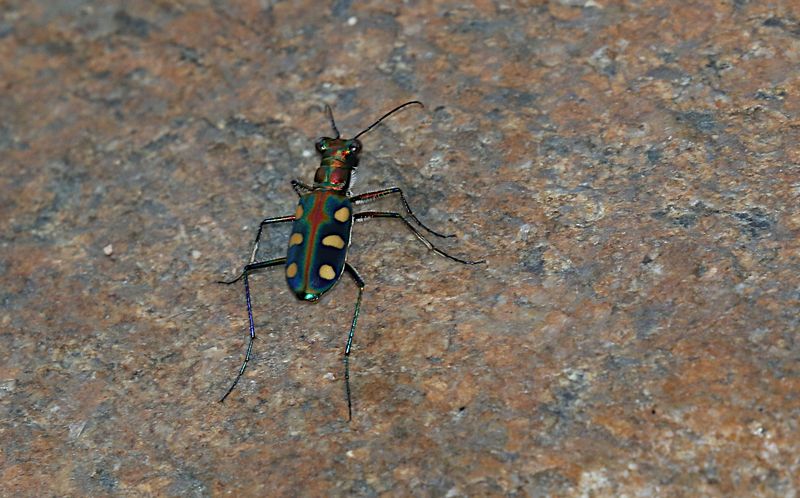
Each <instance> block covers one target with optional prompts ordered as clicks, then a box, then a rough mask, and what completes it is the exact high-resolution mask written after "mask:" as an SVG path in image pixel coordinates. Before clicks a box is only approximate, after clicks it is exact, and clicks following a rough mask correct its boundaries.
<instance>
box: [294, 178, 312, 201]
mask: <svg viewBox="0 0 800 498" xmlns="http://www.w3.org/2000/svg"><path fill="white" fill-rule="evenodd" d="M292 188H293V189H294V191H295V193H297V195H299V196H300V197H303V195H305V194H307V193H309V192H313V191H314V187H312V186H311V185H306V184H305V183H303V182H300V181H297V180H292Z"/></svg>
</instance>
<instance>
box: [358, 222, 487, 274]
mask: <svg viewBox="0 0 800 498" xmlns="http://www.w3.org/2000/svg"><path fill="white" fill-rule="evenodd" d="M370 218H397V219H399V220H402V221H403V223H405V224H406V226H407V227H408V229H409V230H411V231H412V232H413V233H414V235H415V236H416V237H417V238H418V239H419V240H420V242H422V243H423V244H425V247H427V248H428V249H430V250H431V251H433V252H435V253H436V254H438V255H439V256H444V257H445V258H447V259H452V260H453V261H457V262H459V263H463V264H465V265H477V264H481V263H485V262H486V260H484V259H481V260H479V261H469V260H466V259H461V258H457V257H455V256H451V255H449V254H447V253H446V252H444V251H442V250H441V249H439V248H438V247H436V246H434V245H433V243H431V241H430V240H428V239H426V238H425V237H424V236H423V235H422V234H421V233H419V230H417V229H416V228H414V225H412V224H411V222H410V221H408V220H407V219H406V218H405V217H404V216H403V215H402V214H400V213H392V212H386V211H363V212H361V213H356V214H355V215H353V219H354V220H356V221H363V220H367V219H370Z"/></svg>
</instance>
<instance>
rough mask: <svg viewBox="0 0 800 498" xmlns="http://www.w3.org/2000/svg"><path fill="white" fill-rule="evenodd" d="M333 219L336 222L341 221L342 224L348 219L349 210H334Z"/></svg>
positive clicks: (344, 208)
mask: <svg viewBox="0 0 800 498" xmlns="http://www.w3.org/2000/svg"><path fill="white" fill-rule="evenodd" d="M333 217H334V218H336V221H341V222H342V223H344V222H345V221H347V220H348V219H350V210H349V209H347V208H346V207H343V208H339V209H337V210H336V212H335V213H333Z"/></svg>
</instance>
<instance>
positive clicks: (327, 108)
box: [325, 104, 341, 138]
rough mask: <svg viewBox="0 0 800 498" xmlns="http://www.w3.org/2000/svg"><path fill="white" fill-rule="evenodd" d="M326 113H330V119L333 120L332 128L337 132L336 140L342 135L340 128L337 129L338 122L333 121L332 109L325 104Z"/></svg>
mask: <svg viewBox="0 0 800 498" xmlns="http://www.w3.org/2000/svg"><path fill="white" fill-rule="evenodd" d="M325 112H327V113H328V118H330V120H331V126H333V131H335V132H336V137H334V138H339V135H341V134H340V133H339V128H337V127H336V121H334V120H333V109H331V106H329V105H328V104H325Z"/></svg>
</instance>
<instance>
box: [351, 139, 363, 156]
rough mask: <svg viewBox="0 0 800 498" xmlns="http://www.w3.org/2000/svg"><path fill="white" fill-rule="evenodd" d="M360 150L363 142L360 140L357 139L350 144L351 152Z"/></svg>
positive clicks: (356, 152)
mask: <svg viewBox="0 0 800 498" xmlns="http://www.w3.org/2000/svg"><path fill="white" fill-rule="evenodd" d="M359 152H361V142H359V141H358V140H355V141H354V142H352V143H351V144H350V153H351V154H358V153H359Z"/></svg>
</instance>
